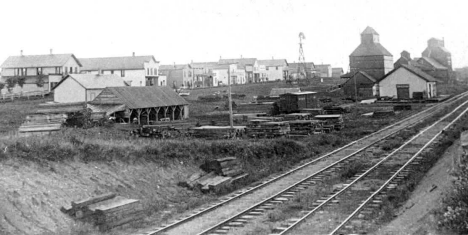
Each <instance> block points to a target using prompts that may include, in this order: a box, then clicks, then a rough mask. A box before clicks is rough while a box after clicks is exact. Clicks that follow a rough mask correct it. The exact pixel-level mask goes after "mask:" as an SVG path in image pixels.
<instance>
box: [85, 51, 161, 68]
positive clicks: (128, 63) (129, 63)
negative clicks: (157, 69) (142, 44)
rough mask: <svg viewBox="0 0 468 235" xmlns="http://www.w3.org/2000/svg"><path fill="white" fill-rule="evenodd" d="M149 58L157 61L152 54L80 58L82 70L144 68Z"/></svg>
mask: <svg viewBox="0 0 468 235" xmlns="http://www.w3.org/2000/svg"><path fill="white" fill-rule="evenodd" d="M151 60H154V62H156V63H158V61H156V59H154V56H151V55H148V56H123V57H101V58H80V61H81V63H82V64H83V67H82V68H81V70H82V71H97V70H99V69H102V70H119V69H144V63H147V62H149V61H151Z"/></svg>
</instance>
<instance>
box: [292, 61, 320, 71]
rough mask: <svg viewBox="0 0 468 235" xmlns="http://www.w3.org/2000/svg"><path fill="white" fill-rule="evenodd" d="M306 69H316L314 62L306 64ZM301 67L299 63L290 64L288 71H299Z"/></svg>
mask: <svg viewBox="0 0 468 235" xmlns="http://www.w3.org/2000/svg"><path fill="white" fill-rule="evenodd" d="M305 65H306V68H311V69H313V68H315V64H314V62H305ZM298 66H299V63H288V67H289V68H288V69H289V71H291V70H297V67H298Z"/></svg>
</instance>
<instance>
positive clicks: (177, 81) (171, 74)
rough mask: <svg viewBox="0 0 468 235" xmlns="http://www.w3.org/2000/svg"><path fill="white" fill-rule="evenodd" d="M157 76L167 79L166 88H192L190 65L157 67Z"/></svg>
mask: <svg viewBox="0 0 468 235" xmlns="http://www.w3.org/2000/svg"><path fill="white" fill-rule="evenodd" d="M159 74H160V75H161V76H165V77H166V79H167V86H169V87H172V88H180V87H193V86H195V84H194V83H195V82H194V81H193V70H192V67H191V66H190V64H172V65H161V66H159Z"/></svg>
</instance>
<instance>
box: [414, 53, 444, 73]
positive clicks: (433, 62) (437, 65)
mask: <svg viewBox="0 0 468 235" xmlns="http://www.w3.org/2000/svg"><path fill="white" fill-rule="evenodd" d="M420 60H425V61H426V62H427V63H428V64H430V65H431V66H432V67H434V68H435V69H440V70H446V69H447V67H445V66H443V65H442V64H441V63H439V62H437V60H434V59H433V58H430V57H425V56H423V57H421V58H419V59H418V60H417V61H418V62H419V61H420Z"/></svg>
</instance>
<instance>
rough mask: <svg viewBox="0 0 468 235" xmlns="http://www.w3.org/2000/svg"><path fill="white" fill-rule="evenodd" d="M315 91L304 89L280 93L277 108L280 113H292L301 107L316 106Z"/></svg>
mask: <svg viewBox="0 0 468 235" xmlns="http://www.w3.org/2000/svg"><path fill="white" fill-rule="evenodd" d="M316 93H317V92H312V91H304V92H293V93H287V94H282V95H280V101H279V109H280V112H281V113H293V112H298V111H300V110H302V109H307V108H316V107H317V99H316V97H315V95H316Z"/></svg>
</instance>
